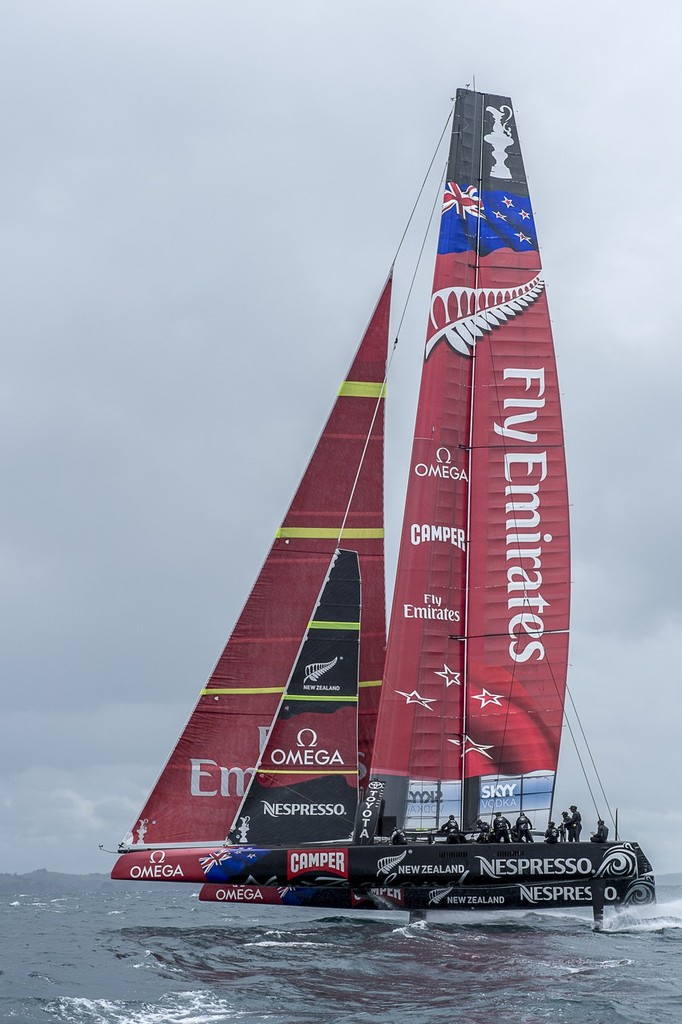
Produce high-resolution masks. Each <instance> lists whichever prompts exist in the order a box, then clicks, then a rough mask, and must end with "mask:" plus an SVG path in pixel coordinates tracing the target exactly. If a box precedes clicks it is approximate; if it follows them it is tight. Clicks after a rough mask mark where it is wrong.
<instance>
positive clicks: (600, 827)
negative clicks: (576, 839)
mask: <svg viewBox="0 0 682 1024" xmlns="http://www.w3.org/2000/svg"><path fill="white" fill-rule="evenodd" d="M608 838H609V830H608V826H607V825H605V824H604V822H603V821H602V819H601V818H599V820H598V821H597V831H596V832H593V833H592V835H591V837H590V842H591V843H605V842H606V841H607V840H608Z"/></svg>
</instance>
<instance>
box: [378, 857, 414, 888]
mask: <svg viewBox="0 0 682 1024" xmlns="http://www.w3.org/2000/svg"><path fill="white" fill-rule="evenodd" d="M406 856H407V850H403V852H402V853H401V854H399V855H398V856H397V857H395V856H394V857H380V858H379V860H378V861H377V874H378V875H384V874H385V875H386V878H385V879H384V881H385V882H386V883H388V882H390V881H392V880H393V879H394V878H395V877H396V876H395V874H394V873H393V869H394V868H395V867H397V866H398V864H400V862H401V861H403V860H405V857H406Z"/></svg>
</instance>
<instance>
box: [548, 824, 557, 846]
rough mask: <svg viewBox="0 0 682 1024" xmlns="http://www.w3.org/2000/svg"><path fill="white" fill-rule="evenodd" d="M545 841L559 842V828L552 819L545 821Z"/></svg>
mask: <svg viewBox="0 0 682 1024" xmlns="http://www.w3.org/2000/svg"><path fill="white" fill-rule="evenodd" d="M545 842H546V843H558V842H559V829H558V828H557V827H556V825H555V824H554V822H553V821H548V822H547V828H546V830H545Z"/></svg>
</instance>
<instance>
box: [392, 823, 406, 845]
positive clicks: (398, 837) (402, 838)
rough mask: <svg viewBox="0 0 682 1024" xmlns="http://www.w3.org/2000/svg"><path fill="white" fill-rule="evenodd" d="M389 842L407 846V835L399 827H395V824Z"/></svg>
mask: <svg viewBox="0 0 682 1024" xmlns="http://www.w3.org/2000/svg"><path fill="white" fill-rule="evenodd" d="M391 842H392V843H393V845H394V846H407V836H406V835H405V833H404V832H403V830H402V829H401V828H398V827H397V825H396V827H395V828H394V829H393V832H392V834H391Z"/></svg>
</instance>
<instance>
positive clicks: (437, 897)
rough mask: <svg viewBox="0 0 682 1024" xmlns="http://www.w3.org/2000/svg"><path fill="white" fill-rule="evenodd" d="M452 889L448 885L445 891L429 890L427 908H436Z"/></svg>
mask: <svg viewBox="0 0 682 1024" xmlns="http://www.w3.org/2000/svg"><path fill="white" fill-rule="evenodd" d="M454 891H455V890H454V888H453V887H452V886H451V885H449V886H448V887H447V889H429V906H431V905H433V906H435V907H437V906H438V904H439V903H442V902H443V900H444V899H445V897H446V896H449V895H450V893H451V892H454Z"/></svg>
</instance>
